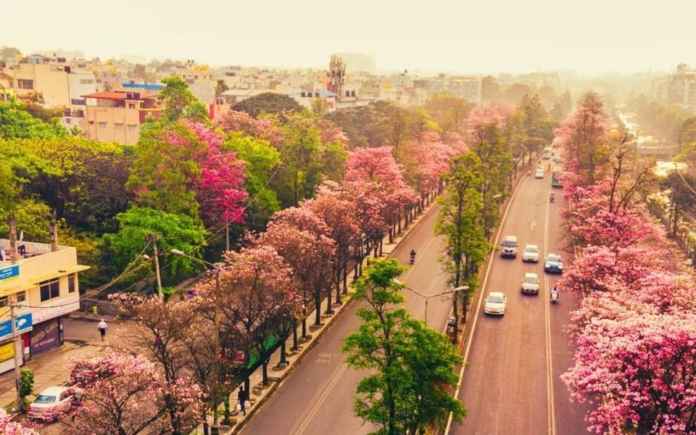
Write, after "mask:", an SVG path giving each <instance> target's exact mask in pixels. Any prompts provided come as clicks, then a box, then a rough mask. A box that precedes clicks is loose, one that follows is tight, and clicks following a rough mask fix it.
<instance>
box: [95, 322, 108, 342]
mask: <svg viewBox="0 0 696 435" xmlns="http://www.w3.org/2000/svg"><path fill="white" fill-rule="evenodd" d="M107 328H108V326H107V325H106V322H105V321H104V319H101V321H100V322H99V324H98V325H97V329H98V330H99V335H101V341H104V337H106V329H107Z"/></svg>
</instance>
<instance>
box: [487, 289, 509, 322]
mask: <svg viewBox="0 0 696 435" xmlns="http://www.w3.org/2000/svg"><path fill="white" fill-rule="evenodd" d="M506 306H507V296H505V294H504V293H502V292H490V293H488V297H486V302H485V303H484V304H483V312H484V313H485V314H490V315H492V316H503V315H505V307H506Z"/></svg>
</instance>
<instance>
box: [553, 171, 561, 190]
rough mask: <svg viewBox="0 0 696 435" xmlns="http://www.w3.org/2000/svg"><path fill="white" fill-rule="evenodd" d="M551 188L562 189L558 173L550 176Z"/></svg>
mask: <svg viewBox="0 0 696 435" xmlns="http://www.w3.org/2000/svg"><path fill="white" fill-rule="evenodd" d="M551 187H553V188H555V189H560V188H561V187H563V185H562V184H561V180H560V179H559V178H558V173H556V172H554V173H553V174H551Z"/></svg>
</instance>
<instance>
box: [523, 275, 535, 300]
mask: <svg viewBox="0 0 696 435" xmlns="http://www.w3.org/2000/svg"><path fill="white" fill-rule="evenodd" d="M522 293H524V294H526V295H537V294H539V275H537V274H536V273H534V272H527V273H525V274H524V278H523V279H522Z"/></svg>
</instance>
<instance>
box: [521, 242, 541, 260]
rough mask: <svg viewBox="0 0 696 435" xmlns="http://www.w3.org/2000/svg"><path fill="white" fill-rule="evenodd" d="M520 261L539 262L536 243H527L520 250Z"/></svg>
mask: <svg viewBox="0 0 696 435" xmlns="http://www.w3.org/2000/svg"><path fill="white" fill-rule="evenodd" d="M522 261H524V262H529V263H538V262H539V247H538V246H537V245H527V246H525V247H524V252H522Z"/></svg>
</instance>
